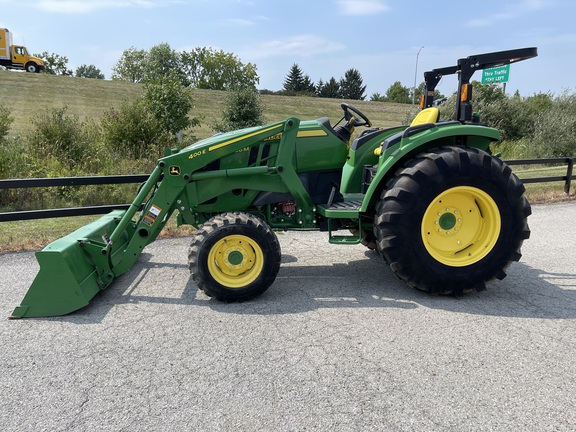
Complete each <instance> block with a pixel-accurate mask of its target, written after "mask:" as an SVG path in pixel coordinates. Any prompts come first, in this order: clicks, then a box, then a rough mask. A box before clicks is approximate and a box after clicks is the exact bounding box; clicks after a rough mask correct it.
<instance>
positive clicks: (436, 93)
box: [410, 81, 445, 103]
mask: <svg viewBox="0 0 576 432" xmlns="http://www.w3.org/2000/svg"><path fill="white" fill-rule="evenodd" d="M425 87H426V83H425V82H424V81H422V82H421V83H420V85H419V86H418V87H416V89H415V91H414V98H413V99H412V100H414V102H415V103H419V101H420V96H422V95H423V94H424V89H425ZM410 94H411V96H412V92H410ZM444 97H445V96H444V95H443V94H442V93H440V91H438V89H434V100H439V99H442V98H444Z"/></svg>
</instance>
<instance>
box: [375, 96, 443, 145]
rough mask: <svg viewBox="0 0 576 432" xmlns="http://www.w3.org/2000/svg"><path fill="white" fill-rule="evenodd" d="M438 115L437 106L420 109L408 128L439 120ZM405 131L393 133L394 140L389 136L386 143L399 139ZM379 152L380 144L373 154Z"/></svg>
mask: <svg viewBox="0 0 576 432" xmlns="http://www.w3.org/2000/svg"><path fill="white" fill-rule="evenodd" d="M439 117H440V111H438V108H436V107H430V108H426V109H423V110H422V111H420V112H419V113H418V115H417V116H416V117H414V120H412V123H410V126H408V129H410V128H411V127H413V126H418V125H422V124H426V123H437V122H438V120H439ZM405 132H406V131H404V132H399V133H398V134H396V135H394V137H395V141H390V138H389V139H388V140H387V141H388V145H390V142H394V143H396V142H397V140H399V139H400V138H401V137H402V135H403V134H404V133H405ZM380 154H382V145H380V146H379V147H376V148H375V149H374V155H376V156H380Z"/></svg>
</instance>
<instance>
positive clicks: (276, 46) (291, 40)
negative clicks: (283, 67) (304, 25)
mask: <svg viewBox="0 0 576 432" xmlns="http://www.w3.org/2000/svg"><path fill="white" fill-rule="evenodd" d="M345 48H346V47H345V45H342V44H340V43H337V42H330V41H327V40H326V39H324V38H322V37H320V36H316V35H298V36H292V37H288V38H284V39H276V40H272V41H268V42H264V43H262V44H260V45H257V46H251V47H250V48H249V49H247V50H243V53H242V56H246V57H251V58H266V57H277V56H301V57H311V56H315V55H318V54H325V53H330V52H335V51H341V50H343V49H345Z"/></svg>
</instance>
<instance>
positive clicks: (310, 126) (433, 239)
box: [11, 48, 537, 318]
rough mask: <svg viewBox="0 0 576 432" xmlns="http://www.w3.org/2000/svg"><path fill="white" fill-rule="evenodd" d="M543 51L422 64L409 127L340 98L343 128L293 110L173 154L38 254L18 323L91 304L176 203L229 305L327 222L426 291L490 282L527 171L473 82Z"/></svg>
mask: <svg viewBox="0 0 576 432" xmlns="http://www.w3.org/2000/svg"><path fill="white" fill-rule="evenodd" d="M536 55H537V50H536V48H523V49H517V50H510V51H501V52H494V53H488V54H481V55H475V56H470V57H467V58H464V59H460V60H459V61H458V64H457V65H456V66H452V67H447V68H440V69H434V70H432V71H430V72H426V73H425V74H424V77H425V82H426V91H425V95H424V98H423V101H422V108H424V109H423V110H422V111H421V112H420V113H419V114H418V115H417V117H416V118H415V119H414V121H413V122H412V124H410V125H406V126H398V127H391V128H378V127H374V126H373V125H372V123H371V121H370V120H369V119H368V118H367V117H366V115H364V114H363V113H362V112H360V111H359V110H358V109H356V108H354V107H353V106H351V105H349V104H347V103H342V110H343V116H342V118H341V119H340V121H339V122H337V123H336V124H334V125H332V124H330V122H329V119H328V118H319V119H317V120H308V121H300V120H299V119H297V118H288V119H286V120H284V121H281V122H278V123H273V124H268V125H265V126H261V127H254V128H248V129H242V130H238V131H234V132H228V133H224V134H218V135H215V136H212V137H210V138H207V139H204V140H201V141H199V142H197V143H195V144H193V145H191V146H188V147H186V148H183V149H180V150H179V149H173V150H172V151H171V152H170V154H168V155H167V156H165V157H163V158H162V159H160V160H159V161H158V164H157V166H156V168H155V169H154V171H153V172H152V174H151V175H150V177H149V179H148V180H147V181H146V183H145V184H143V186H142V187H141V188H140V190H139V192H138V194H137V196H136V198H135V199H134V202H133V203H132V204H131V205H130V207H129V208H128V209H127V210H125V211H124V210H115V211H113V212H111V213H109V214H108V215H105V216H103V217H102V218H100V219H98V220H96V221H95V222H93V223H91V224H89V225H87V226H85V227H82V228H80V229H79V230H77V231H75V232H73V233H72V234H69V235H68V236H66V237H63V238H61V239H59V240H56V241H55V242H53V243H51V244H49V245H48V246H46V248H44V249H43V250H42V251H39V252H37V253H36V257H37V260H38V262H39V264H40V271H39V273H38V275H37V276H36V279H35V280H34V282H33V283H32V285H31V287H30V288H29V290H28V292H27V294H26V295H25V297H24V299H23V300H22V303H21V305H20V306H18V307H16V309H15V310H14V312H13V313H12V315H11V318H21V317H39V316H56V315H63V314H67V313H70V312H73V311H75V310H78V309H80V308H82V307H84V306H86V305H88V303H89V302H90V300H91V299H92V298H93V297H94V296H95V295H96V294H97V293H98V292H100V291H101V290H104V289H105V288H106V287H108V286H109V285H110V284H111V283H112V282H113V280H114V279H115V278H116V277H118V276H119V275H121V274H122V273H125V272H127V271H128V270H130V268H131V267H132V266H133V265H134V263H135V262H136V260H137V259H138V257H139V256H140V254H141V253H142V251H143V249H144V247H145V246H146V245H148V244H150V243H152V242H153V241H154V240H155V239H156V238H157V236H158V234H159V233H160V232H161V231H162V229H163V227H164V226H165V224H166V221H167V220H168V219H169V218H170V217H171V216H172V214H173V213H174V212H177V221H178V224H189V225H192V226H193V227H195V228H196V231H195V233H194V235H193V238H192V243H191V245H190V251H189V265H190V271H191V273H192V278H193V280H194V281H195V282H196V284H197V286H198V288H200V289H201V290H203V291H204V292H205V293H206V294H207V295H208V296H210V297H213V298H215V299H217V300H221V301H224V302H235V301H245V300H248V299H251V298H254V297H256V296H258V295H260V294H262V293H263V292H264V291H265V290H266V289H267V288H268V287H269V286H270V285H271V284H272V283H273V282H274V280H275V278H276V275H277V273H278V271H279V268H280V259H281V255H280V245H279V242H278V239H277V237H276V234H275V231H277V230H304V231H305V230H320V231H326V232H327V236H328V239H329V242H330V243H335V244H359V243H362V244H364V245H365V246H366V247H368V248H370V249H376V250H377V251H378V252H379V253H380V255H381V256H382V257H383V259H384V260H385V261H386V262H387V263H388V264H389V266H390V268H391V270H392V271H393V272H394V273H395V274H396V275H397V276H398V277H399V278H400V279H402V280H403V281H405V282H406V284H407V285H409V286H410V287H414V288H417V289H419V290H422V291H425V292H427V293H436V294H454V295H461V294H462V293H464V292H467V291H470V290H477V291H480V290H483V289H484V288H485V284H486V282H488V281H490V280H492V279H494V278H498V279H502V278H503V277H504V276H505V270H506V268H507V267H508V266H509V265H510V264H511V262H513V261H517V260H518V259H519V258H520V256H521V255H520V247H521V245H522V242H523V240H525V239H527V238H528V237H529V235H530V231H529V229H528V224H527V217H528V216H529V215H530V205H529V204H528V201H527V200H526V198H525V197H524V187H523V185H522V183H521V182H520V180H519V179H518V178H517V177H516V176H515V175H514V174H513V173H512V172H511V170H510V168H509V167H508V166H506V164H504V163H503V162H502V161H501V160H499V159H497V158H496V157H494V156H492V155H491V153H490V149H489V147H490V144H491V143H493V142H495V141H498V140H499V139H500V135H499V133H498V131H497V130H496V129H493V128H489V127H487V126H486V125H484V124H482V123H480V121H479V118H478V116H477V115H476V114H475V113H473V111H472V106H471V96H472V89H471V86H470V84H469V83H470V78H471V77H472V74H473V73H474V72H475V71H477V70H481V69H485V68H491V67H496V66H500V65H505V64H509V63H512V62H516V61H520V60H524V59H528V58H531V57H535V56H536ZM448 74H458V82H459V84H458V98H457V106H456V113H455V116H454V119H452V120H449V121H440V120H439V118H438V109H437V108H436V107H434V101H433V95H434V89H435V87H436V85H437V84H438V82H439V80H440V78H441V77H442V76H444V75H448ZM359 127H364V128H365V129H364V130H362V132H361V133H360V134H358V135H357V137H356V138H355V139H353V140H352V137H353V133H354V130H355V129H356V128H359ZM354 136H355V135H354Z"/></svg>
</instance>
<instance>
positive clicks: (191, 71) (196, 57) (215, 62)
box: [181, 48, 260, 90]
mask: <svg viewBox="0 0 576 432" xmlns="http://www.w3.org/2000/svg"><path fill="white" fill-rule="evenodd" d="M181 64H182V69H183V73H184V74H185V75H186V77H187V79H188V81H189V82H190V85H191V86H193V87H196V88H201V89H209V90H232V89H240V88H247V89H255V88H256V84H258V82H259V81H260V78H259V77H258V74H257V73H256V65H254V64H252V63H247V64H243V63H242V62H241V61H240V60H239V59H238V57H236V56H235V55H234V54H231V53H226V52H224V51H222V50H220V51H215V50H213V49H211V48H195V49H194V50H192V51H190V52H186V51H185V52H183V53H182V54H181Z"/></svg>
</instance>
